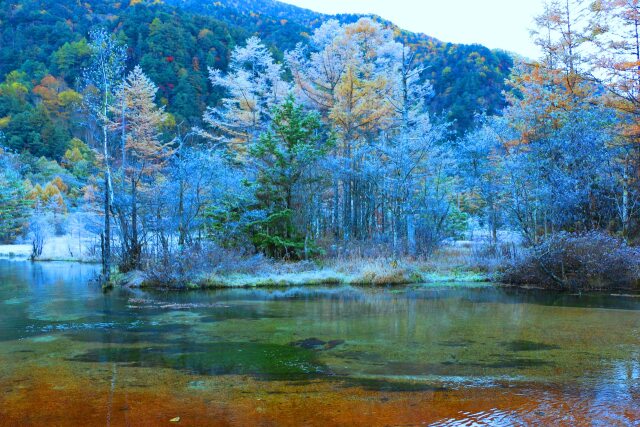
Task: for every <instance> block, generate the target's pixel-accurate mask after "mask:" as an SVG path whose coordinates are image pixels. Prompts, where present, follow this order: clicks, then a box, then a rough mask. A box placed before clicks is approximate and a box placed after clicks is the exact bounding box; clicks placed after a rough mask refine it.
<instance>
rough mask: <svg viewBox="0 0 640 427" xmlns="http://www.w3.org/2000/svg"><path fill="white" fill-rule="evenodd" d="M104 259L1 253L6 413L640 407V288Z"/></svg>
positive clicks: (466, 414) (341, 420) (387, 413)
mask: <svg viewBox="0 0 640 427" xmlns="http://www.w3.org/2000/svg"><path fill="white" fill-rule="evenodd" d="M95 273H96V267H95V266H92V265H82V264H67V263H34V264H32V263H29V262H26V261H10V260H0V425H3V426H4V425H10V426H12V425H20V426H22V425H83V426H91V425H98V426H104V425H107V426H120V425H133V426H145V425H149V426H159V425H183V426H206V425H251V426H254V425H317V426H328V425H362V426H374V425H431V424H433V425H452V426H454V425H505V426H510V425H523V424H543V425H576V424H596V425H607V426H610V425H629V424H638V423H640V345H639V344H640V298H637V297H634V296H611V295H582V296H578V295H568V294H555V293H541V292H532V291H517V290H509V289H502V288H497V287H493V286H488V285H486V286H485V285H475V286H465V285H461V284H450V285H448V286H445V285H438V286H437V287H434V286H433V285H431V286H429V285H424V286H413V287H409V288H388V289H369V288H357V287H333V288H332V287H312V288H289V289H268V290H257V289H252V290H251V289H237V290H235V289H234V290H221V291H211V292H204V291H203V292H186V293H179V292H178V293H176V292H166V293H163V292H146V291H140V290H125V289H116V290H114V291H112V292H109V293H107V294H103V293H102V291H101V289H100V287H99V286H97V285H95V284H92V283H91V278H92V277H94V275H95ZM171 420H173V421H171Z"/></svg>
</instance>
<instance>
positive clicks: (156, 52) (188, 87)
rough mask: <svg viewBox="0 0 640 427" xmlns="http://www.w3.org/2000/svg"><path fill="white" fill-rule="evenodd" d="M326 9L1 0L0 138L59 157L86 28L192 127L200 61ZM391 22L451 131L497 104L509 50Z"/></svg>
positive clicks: (202, 85)
mask: <svg viewBox="0 0 640 427" xmlns="http://www.w3.org/2000/svg"><path fill="white" fill-rule="evenodd" d="M329 18H330V17H329V16H326V15H323V14H319V13H315V12H312V11H309V10H306V9H302V8H298V7H295V6H291V5H287V4H284V3H280V2H277V1H273V0H250V1H236V0H222V1H215V2H214V1H203V0H166V1H165V2H161V1H153V2H151V1H149V2H146V1H139V0H131V1H130V2H128V3H127V2H119V1H112V0H98V1H92V2H82V1H78V0H71V1H55V0H18V1H2V2H0V79H1V80H4V83H2V86H1V87H0V128H1V129H2V131H3V133H4V135H5V138H6V139H7V143H6V145H9V146H10V147H12V148H15V149H17V150H20V151H25V150H26V151H29V152H31V153H32V154H34V155H36V156H40V155H45V156H47V157H51V158H58V159H59V158H60V157H61V156H62V154H63V153H64V151H65V150H66V148H68V143H69V141H70V140H71V137H72V136H74V132H73V129H72V127H73V126H72V124H71V123H70V122H69V120H68V117H69V115H70V114H71V113H72V111H73V110H74V100H77V96H76V95H77V94H76V93H75V92H76V91H77V89H78V80H79V78H80V70H81V69H82V68H83V67H84V66H85V65H86V62H87V60H88V58H89V56H90V52H89V49H88V47H87V43H86V37H87V33H88V31H89V30H90V29H91V28H92V27H95V26H104V27H107V29H108V30H109V31H113V32H114V33H116V34H117V36H118V38H119V39H121V40H122V41H123V42H125V43H126V45H127V46H128V61H129V66H130V67H133V65H134V64H140V65H141V66H142V68H143V70H144V71H145V73H147V75H148V76H149V77H150V78H151V79H152V80H153V81H154V82H156V84H157V85H158V86H159V89H160V90H159V94H158V97H159V99H158V101H159V102H160V103H161V104H162V105H165V106H166V108H167V111H169V112H170V113H172V114H173V116H174V117H175V120H176V122H178V123H180V122H183V123H184V124H185V126H191V125H197V124H198V123H199V122H200V121H201V117H202V113H203V111H204V110H205V106H206V105H215V104H216V102H217V100H218V99H219V98H220V93H216V91H215V90H214V89H213V88H212V87H211V86H210V85H209V84H208V81H207V68H208V67H215V68H220V69H222V70H225V69H226V66H227V62H228V58H229V55H230V52H231V50H232V49H233V47H234V46H236V45H239V44H240V45H241V44H243V43H244V41H245V39H246V38H247V37H249V36H251V35H258V36H259V37H261V38H263V39H264V40H265V42H266V43H267V44H268V45H269V46H270V47H271V49H272V51H273V52H274V54H275V56H276V58H279V59H282V58H283V53H284V52H285V51H286V50H289V49H292V48H293V47H295V45H296V44H297V43H298V42H301V41H305V40H307V39H308V37H309V34H310V33H312V31H313V30H314V29H315V28H317V27H318V26H319V25H320V24H321V23H322V22H324V21H326V20H327V19H329ZM336 18H337V19H338V20H340V21H342V22H354V21H355V20H357V19H358V18H359V17H358V16H355V15H340V16H338V17H336ZM376 19H380V18H376ZM383 22H384V23H385V25H389V26H392V24H391V23H389V22H386V21H383ZM393 28H394V30H395V33H396V35H397V38H398V39H402V40H404V41H405V42H406V43H407V44H409V45H410V46H412V47H413V48H415V49H416V51H417V52H418V56H419V59H420V60H421V61H422V62H423V63H424V66H425V67H426V69H427V72H425V73H424V74H425V77H427V78H429V79H430V80H431V82H432V84H433V86H434V89H435V97H434V99H433V100H432V101H431V104H430V105H431V107H430V108H431V112H432V113H433V114H434V115H438V116H443V117H444V118H446V119H447V120H448V121H453V122H454V124H453V126H452V128H453V130H455V131H456V132H458V133H462V132H464V131H466V130H468V129H470V128H471V127H472V126H473V120H474V116H475V115H476V114H477V113H480V112H487V113H489V114H493V113H495V112H497V111H499V110H500V109H501V108H502V107H503V106H504V98H503V95H502V92H503V90H504V89H505V85H504V80H505V78H506V77H507V76H508V75H509V73H510V70H511V67H512V65H513V61H512V58H511V57H510V56H509V55H508V54H506V53H504V52H497V51H492V50H489V49H487V48H485V47H483V46H479V45H472V46H465V45H457V44H449V43H443V42H440V41H438V40H435V39H433V38H431V37H428V36H425V35H420V34H413V33H409V32H405V31H401V30H400V29H398V28H396V27H393ZM62 92H65V97H63V98H64V99H63V100H62V101H61V100H56V102H55V103H52V99H51V96H52V94H54V93H55V94H58V93H62ZM53 104H56V105H53Z"/></svg>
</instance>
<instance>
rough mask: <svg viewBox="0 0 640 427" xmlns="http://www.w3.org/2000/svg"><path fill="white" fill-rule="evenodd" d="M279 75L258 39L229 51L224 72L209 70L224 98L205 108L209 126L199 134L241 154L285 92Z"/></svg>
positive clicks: (265, 124)
mask: <svg viewBox="0 0 640 427" xmlns="http://www.w3.org/2000/svg"><path fill="white" fill-rule="evenodd" d="M283 76H284V70H283V68H282V65H281V64H278V63H276V62H275V60H274V59H273V56H272V54H271V52H270V51H269V50H268V49H267V48H266V47H265V46H264V44H262V42H261V41H260V39H259V38H257V37H251V38H249V39H247V42H246V45H245V46H244V47H236V48H235V49H234V50H233V52H232V54H231V60H230V63H229V70H228V72H227V73H223V72H222V71H221V70H218V69H209V79H210V81H211V84H212V85H213V86H214V87H219V88H221V89H222V90H223V91H224V97H223V98H222V100H221V101H220V104H219V105H217V106H214V107H209V108H207V111H206V112H205V114H204V122H205V123H206V124H207V125H208V126H209V128H210V129H209V130H208V131H203V130H200V132H199V133H200V134H201V135H203V136H205V137H207V138H209V139H210V140H213V141H215V142H217V143H220V144H222V145H223V146H224V147H225V148H226V149H228V150H230V151H231V152H233V153H234V154H235V155H236V156H239V157H242V156H244V155H245V154H246V152H247V150H248V147H249V145H250V144H252V143H254V142H256V141H257V140H258V137H259V136H260V134H261V133H262V132H264V131H265V130H266V129H267V127H268V125H269V122H270V120H271V114H272V110H273V108H274V107H276V106H277V105H278V104H280V103H281V102H282V101H283V100H284V98H285V97H286V95H287V93H288V92H289V89H290V88H289V84H288V83H287V82H286V81H285V80H284V77H283Z"/></svg>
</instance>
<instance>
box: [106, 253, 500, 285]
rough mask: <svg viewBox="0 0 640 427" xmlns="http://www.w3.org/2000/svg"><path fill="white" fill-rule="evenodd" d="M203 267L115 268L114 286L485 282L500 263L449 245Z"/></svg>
mask: <svg viewBox="0 0 640 427" xmlns="http://www.w3.org/2000/svg"><path fill="white" fill-rule="evenodd" d="M223 264H224V265H223V266H222V267H220V266H218V267H217V268H216V267H213V268H210V269H207V268H202V267H201V268H200V271H199V272H196V271H194V270H193V269H186V270H187V271H188V273H186V274H182V275H179V274H176V273H175V271H176V269H175V268H174V269H173V270H171V269H168V270H167V271H164V272H163V271H160V270H159V269H151V271H150V272H130V273H127V274H119V273H114V274H113V277H112V282H113V283H114V284H115V285H120V286H128V287H143V288H161V289H223V288H260V287H288V286H318V285H324V286H334V285H357V286H398V285H410V284H422V283H425V284H428V283H434V284H435V283H454V282H455V283H480V282H489V281H491V280H492V278H493V277H494V276H495V273H496V267H497V266H498V263H497V262H496V261H495V260H488V259H479V257H477V256H476V255H474V254H472V251H471V250H470V249H469V248H460V247H449V248H444V249H441V250H440V251H438V252H436V253H435V254H433V255H432V256H430V257H428V258H424V259H394V258H387V257H378V258H356V257H352V258H348V259H332V258H329V259H322V260H317V261H314V262H310V261H303V262H296V263H285V262H277V261H272V260H267V259H260V260H259V261H256V260H236V261H235V262H232V263H223Z"/></svg>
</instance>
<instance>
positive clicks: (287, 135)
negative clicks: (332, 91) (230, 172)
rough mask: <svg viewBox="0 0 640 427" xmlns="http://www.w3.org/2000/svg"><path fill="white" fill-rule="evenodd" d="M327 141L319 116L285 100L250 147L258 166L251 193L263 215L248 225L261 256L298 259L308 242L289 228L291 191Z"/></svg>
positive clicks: (292, 225) (291, 223) (297, 187)
mask: <svg viewBox="0 0 640 427" xmlns="http://www.w3.org/2000/svg"><path fill="white" fill-rule="evenodd" d="M332 143H333V141H332V139H331V138H327V137H325V136H324V135H323V133H322V132H321V123H320V118H319V117H318V115H317V114H316V113H307V112H305V111H304V110H303V108H302V106H300V105H296V103H295V101H294V100H293V97H289V98H287V100H286V101H285V102H284V103H283V104H282V106H281V107H279V108H277V109H276V110H275V112H274V118H273V123H272V125H271V130H270V131H269V132H267V133H266V134H263V135H262V136H261V138H260V140H259V142H257V143H256V144H255V145H254V146H253V147H252V148H251V150H250V154H251V157H252V159H253V160H254V161H255V162H256V165H257V168H258V178H257V189H256V195H257V198H258V203H259V206H260V208H261V209H262V210H264V211H266V212H267V217H266V218H265V219H261V220H258V221H255V222H253V223H252V224H251V227H250V228H251V229H252V231H253V241H254V244H255V246H256V247H257V248H258V249H260V250H262V251H263V252H265V253H266V254H267V255H270V256H275V257H281V258H302V257H304V256H308V255H309V251H310V250H314V249H312V246H313V245H311V244H310V242H309V239H308V238H307V236H306V233H305V232H303V231H302V230H298V229H297V228H296V226H295V218H293V212H294V209H295V208H296V201H295V196H296V192H297V191H300V188H301V187H303V186H304V184H305V182H306V177H305V172H308V171H309V169H310V168H311V167H312V166H313V164H314V163H315V162H316V161H317V160H318V159H320V158H321V157H322V156H323V155H325V154H326V152H327V150H328V149H329V148H330V147H331V146H332Z"/></svg>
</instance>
